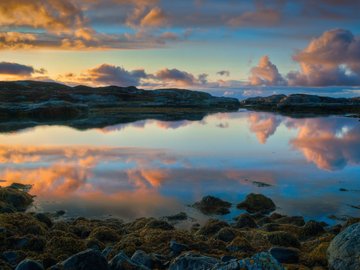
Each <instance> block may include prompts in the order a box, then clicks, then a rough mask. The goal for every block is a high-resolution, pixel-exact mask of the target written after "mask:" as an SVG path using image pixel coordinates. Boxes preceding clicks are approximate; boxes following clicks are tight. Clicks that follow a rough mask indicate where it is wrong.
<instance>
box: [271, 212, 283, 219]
mask: <svg viewBox="0 0 360 270" xmlns="http://www.w3.org/2000/svg"><path fill="white" fill-rule="evenodd" d="M269 217H270V218H271V219H272V220H276V219H279V218H282V217H285V216H284V215H282V214H279V213H276V212H275V213H272V214H271V215H270V216H269Z"/></svg>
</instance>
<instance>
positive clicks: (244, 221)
mask: <svg viewBox="0 0 360 270" xmlns="http://www.w3.org/2000/svg"><path fill="white" fill-rule="evenodd" d="M235 220H236V223H235V224H234V225H233V226H234V227H235V228H257V224H256V222H255V220H254V219H253V218H252V216H251V215H249V214H241V215H240V216H238V217H236V218H235Z"/></svg>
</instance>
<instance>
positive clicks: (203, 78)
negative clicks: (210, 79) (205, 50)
mask: <svg viewBox="0 0 360 270" xmlns="http://www.w3.org/2000/svg"><path fill="white" fill-rule="evenodd" d="M207 76H208V75H207V74H200V75H199V76H198V77H197V78H196V77H195V76H194V75H193V74H191V73H189V72H186V71H181V70H178V69H176V68H173V69H168V68H164V69H162V70H159V71H158V72H156V74H155V78H156V79H157V80H160V81H162V82H163V83H165V84H167V83H170V84H173V85H178V86H194V85H198V84H206V83H207Z"/></svg>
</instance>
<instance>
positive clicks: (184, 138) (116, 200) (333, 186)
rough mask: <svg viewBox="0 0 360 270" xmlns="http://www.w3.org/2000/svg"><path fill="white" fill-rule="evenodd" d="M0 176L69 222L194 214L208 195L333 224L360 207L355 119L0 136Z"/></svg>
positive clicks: (253, 120)
mask: <svg viewBox="0 0 360 270" xmlns="http://www.w3.org/2000/svg"><path fill="white" fill-rule="evenodd" d="M0 179H3V181H2V182H1V183H0V184H1V185H7V184H8V183H10V182H14V181H15V182H21V183H29V184H33V185H34V186H33V189H32V193H33V194H35V195H37V205H36V207H37V209H38V210H41V211H55V210H59V209H63V210H66V211H67V215H68V216H76V215H81V216H87V217H106V216H109V215H112V216H117V217H120V218H124V219H133V218H136V217H141V216H164V215H169V214H175V213H177V212H179V211H183V210H186V211H190V213H191V214H193V215H198V213H196V211H195V210H190V209H189V208H188V207H187V205H188V204H190V203H193V202H194V201H197V200H199V199H200V198H201V197H202V196H204V195H208V194H211V195H215V196H218V197H220V198H223V199H226V200H228V201H231V202H233V203H238V202H240V201H241V200H242V199H243V198H244V197H245V196H246V194H248V193H250V192H257V193H263V194H265V195H267V196H269V197H271V198H272V199H273V200H274V201H275V203H276V204H277V206H278V207H279V209H278V212H281V213H286V214H291V215H304V216H306V217H307V218H315V219H318V220H326V221H328V222H329V219H328V218H327V217H328V216H329V215H331V214H334V215H337V216H346V215H352V216H359V215H360V210H358V209H356V208H353V207H351V206H350V205H354V206H358V205H359V204H360V201H359V197H360V122H359V120H358V119H353V118H346V117H338V116H336V117H335V116H332V117H317V118H290V117H285V116H280V115H276V114H272V113H260V112H246V111H244V112H238V113H226V114H224V113H221V114H214V115H210V116H207V117H206V118H204V119H203V120H202V121H194V122H191V121H178V122H162V121H155V120H147V121H139V122H135V123H131V124H122V125H117V126H111V127H107V128H104V129H91V130H87V131H78V130H75V129H72V128H69V127H63V126H39V127H36V128H32V129H26V130H22V131H20V132H16V133H3V134H0ZM254 182H255V183H254ZM256 182H262V183H266V184H269V185H270V186H267V187H259V186H258V185H257V184H256ZM340 188H345V189H347V190H348V191H347V192H342V191H340V190H339V189H340ZM191 211H192V212H191ZM236 214H238V211H236V210H234V211H232V213H231V214H230V215H227V216H226V217H225V218H226V219H231V218H232V217H233V216H234V215H236Z"/></svg>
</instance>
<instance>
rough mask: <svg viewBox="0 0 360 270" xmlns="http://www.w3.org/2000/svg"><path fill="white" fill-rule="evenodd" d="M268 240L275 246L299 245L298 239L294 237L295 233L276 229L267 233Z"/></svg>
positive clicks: (297, 246)
mask: <svg viewBox="0 0 360 270" xmlns="http://www.w3.org/2000/svg"><path fill="white" fill-rule="evenodd" d="M268 240H269V242H270V243H271V244H273V245H275V246H282V247H296V248H299V247H300V242H299V240H298V239H297V238H296V237H295V235H293V234H291V233H288V232H283V231H278V232H271V233H269V234H268Z"/></svg>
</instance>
